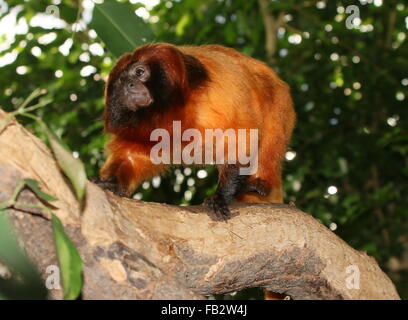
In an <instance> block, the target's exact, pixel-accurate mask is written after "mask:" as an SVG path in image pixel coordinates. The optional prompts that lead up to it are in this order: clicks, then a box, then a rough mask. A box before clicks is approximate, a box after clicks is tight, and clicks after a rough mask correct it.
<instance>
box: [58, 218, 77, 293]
mask: <svg viewBox="0 0 408 320" xmlns="http://www.w3.org/2000/svg"><path fill="white" fill-rule="evenodd" d="M52 229H53V231H54V240H55V247H56V250H57V256H58V261H59V265H60V268H61V276H62V283H63V287H64V299H65V300H75V299H76V298H78V296H79V294H80V293H81V289H82V260H81V257H80V255H79V253H78V251H77V249H76V248H75V246H74V245H73V244H72V242H71V240H70V239H69V237H68V235H67V234H66V233H65V231H64V226H63V225H62V223H61V221H60V220H59V219H58V217H57V216H56V215H54V214H53V215H52Z"/></svg>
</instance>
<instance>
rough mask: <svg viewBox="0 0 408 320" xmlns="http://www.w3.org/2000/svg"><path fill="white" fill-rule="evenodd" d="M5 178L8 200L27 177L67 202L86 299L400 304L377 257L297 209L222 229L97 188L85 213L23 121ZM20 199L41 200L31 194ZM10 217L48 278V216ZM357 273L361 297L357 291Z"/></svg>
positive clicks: (241, 219) (3, 145) (272, 209)
mask: <svg viewBox="0 0 408 320" xmlns="http://www.w3.org/2000/svg"><path fill="white" fill-rule="evenodd" d="M4 115H5V114H4V112H2V111H1V110H0V120H1V119H2V118H4ZM0 177H1V179H0V201H2V200H5V199H7V198H9V197H10V195H11V193H12V191H13V190H14V188H15V186H16V185H17V183H18V182H19V181H21V179H24V178H33V179H37V180H38V181H40V182H41V187H42V188H43V190H44V191H45V192H48V193H50V194H51V195H53V196H55V197H57V198H58V199H59V201H57V202H56V203H55V209H54V213H55V214H56V215H57V216H58V217H59V218H60V219H61V221H62V222H63V224H64V226H65V228H66V231H67V233H68V234H69V235H70V237H71V239H72V240H73V241H74V243H75V244H76V246H77V248H78V249H79V252H80V254H81V256H82V259H83V261H84V271H83V274H84V280H85V282H84V287H83V294H82V297H83V298H84V299H201V298H204V297H205V296H206V295H211V294H219V293H228V292H233V291H237V290H241V289H244V288H248V287H264V288H267V289H268V290H271V291H274V292H279V293H285V294H287V295H289V296H291V297H292V298H293V299H399V296H398V294H397V292H396V290H395V287H394V285H393V284H392V282H391V281H390V280H389V278H388V277H387V276H386V275H385V274H384V273H383V272H382V271H381V269H380V268H379V266H378V265H377V263H376V261H375V260H374V259H373V258H372V257H369V256H367V254H366V253H364V252H359V251H356V250H354V249H352V248H351V247H350V246H348V245H347V244H346V243H345V242H344V241H343V240H341V239H340V238H339V237H338V236H336V235H335V234H334V233H333V232H332V231H330V230H329V229H327V228H326V227H325V226H323V225H322V224H321V223H319V222H318V221H317V220H315V219H314V218H313V217H311V216H310V215H308V214H306V213H303V212H302V211H300V210H298V209H296V208H294V207H290V206H287V205H273V204H254V205H248V204H246V205H244V204H236V205H233V206H232V208H233V211H234V212H235V214H236V215H235V216H234V217H233V218H231V219H230V220H228V221H227V222H214V221H212V220H211V219H210V218H209V217H208V215H207V212H206V209H205V208H203V207H201V206H191V207H178V206H170V205H164V204H158V203H147V202H142V201H136V200H131V199H125V198H120V197H117V196H115V195H113V194H112V193H110V192H105V191H103V190H101V189H100V188H99V187H97V186H96V185H94V184H92V183H91V182H88V184H87V195H86V196H87V199H86V207H85V209H84V211H83V213H82V214H81V213H80V210H79V207H78V204H77V201H76V200H75V197H74V195H73V192H72V191H71V189H70V187H69V184H67V181H66V179H65V178H64V176H63V175H62V174H61V171H60V170H59V168H58V165H57V164H56V162H55V161H54V159H53V157H52V154H51V153H50V151H49V150H48V149H47V148H46V147H45V146H44V144H43V143H42V142H41V141H40V140H39V139H37V138H36V137H35V136H33V135H32V134H31V133H29V132H28V131H27V130H25V129H24V128H23V127H22V126H20V125H19V124H18V123H17V122H12V123H11V124H10V125H9V126H8V127H7V128H6V129H5V130H4V131H3V132H2V133H0ZM19 200H20V201H24V202H27V201H29V202H36V201H38V200H37V199H36V198H35V196H34V195H33V194H32V193H31V192H30V191H29V190H24V191H23V192H22V193H21V194H20V196H19ZM8 215H9V216H10V217H11V220H12V222H13V225H14V227H15V229H16V231H17V234H18V236H19V238H20V240H21V243H22V245H23V247H24V248H25V250H26V251H27V253H28V255H29V256H30V257H31V258H32V260H33V261H34V262H35V263H36V265H37V266H38V268H39V270H40V271H41V272H43V273H44V271H45V269H46V267H47V266H48V265H51V264H57V262H56V258H55V251H54V244H53V237H52V232H51V224H50V221H49V217H48V216H47V215H46V214H45V213H42V212H34V211H31V212H28V211H26V210H23V209H22V208H21V209H20V210H19V209H18V208H14V209H9V210H8ZM350 265H355V266H358V268H359V270H360V289H347V286H346V278H347V277H348V276H349V274H347V273H346V268H347V267H348V266H350ZM45 276H46V275H44V277H45ZM51 294H52V297H54V298H60V297H61V293H60V292H53V293H51Z"/></svg>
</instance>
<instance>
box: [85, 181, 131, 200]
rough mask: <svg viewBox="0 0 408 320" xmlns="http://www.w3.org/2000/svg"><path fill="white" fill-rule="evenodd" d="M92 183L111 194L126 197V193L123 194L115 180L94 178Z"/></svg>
mask: <svg viewBox="0 0 408 320" xmlns="http://www.w3.org/2000/svg"><path fill="white" fill-rule="evenodd" d="M91 181H92V182H93V183H95V184H96V185H97V186H98V187H99V188H101V189H103V190H109V191H110V192H112V193H114V194H116V195H117V196H120V197H126V196H127V195H126V193H125V192H123V191H122V190H121V189H120V187H119V185H118V184H117V183H116V181H115V180H114V179H110V180H105V179H100V178H92V179H91Z"/></svg>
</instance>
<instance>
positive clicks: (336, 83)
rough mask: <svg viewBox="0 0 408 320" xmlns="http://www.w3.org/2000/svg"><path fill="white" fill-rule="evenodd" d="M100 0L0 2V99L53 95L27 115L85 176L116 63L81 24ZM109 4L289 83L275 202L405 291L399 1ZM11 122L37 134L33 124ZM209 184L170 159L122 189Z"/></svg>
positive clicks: (153, 193) (406, 78)
mask: <svg viewBox="0 0 408 320" xmlns="http://www.w3.org/2000/svg"><path fill="white" fill-rule="evenodd" d="M101 2H103V1H91V0H84V1H75V0H66V1H60V0H54V1H38V0H32V1H30V0H26V1H14V0H10V1H4V0H0V107H1V108H3V109H4V110H6V111H12V110H14V109H15V108H16V106H18V105H19V104H21V103H22V101H23V100H24V99H25V98H26V97H27V96H28V95H29V94H30V93H31V92H32V91H33V90H34V89H36V88H39V87H40V88H44V89H46V92H47V94H46V97H47V98H51V99H52V103H50V104H48V105H47V106H45V107H44V108H40V109H38V110H37V111H36V112H35V114H36V115H37V116H39V117H41V118H42V119H43V120H44V121H45V122H46V123H47V125H48V126H49V127H50V128H51V129H52V130H53V131H54V132H55V133H56V134H57V135H58V136H59V137H61V138H62V140H63V141H64V142H65V143H66V144H67V145H68V146H69V147H70V149H71V150H72V151H73V155H74V156H75V157H79V158H81V159H82V161H83V162H84V164H85V165H86V170H87V174H88V176H89V177H96V176H97V175H98V169H99V168H100V166H101V165H102V163H103V160H104V154H103V146H104V142H105V141H106V137H105V136H104V135H103V134H102V132H103V131H102V130H103V126H102V122H101V115H102V111H103V99H102V98H103V89H104V83H105V80H106V78H107V75H108V73H109V70H110V69H111V68H112V66H113V65H114V63H115V61H116V59H117V56H115V55H114V54H113V53H112V52H111V51H112V50H109V48H107V47H106V45H105V43H104V42H103V41H102V38H103V37H102V35H101V34H98V32H97V31H96V30H95V29H98V28H96V27H95V28H94V27H93V23H94V21H93V19H94V13H95V5H96V4H98V3H101ZM117 2H121V3H125V4H126V5H127V6H128V8H129V10H130V11H129V12H132V15H134V16H136V17H139V19H140V20H143V21H144V23H145V24H146V26H148V28H150V29H151V30H152V33H153V34H154V36H153V37H152V40H153V41H156V42H158V41H164V42H171V43H174V44H195V45H198V44H209V43H217V44H222V45H225V46H229V47H233V48H236V49H237V50H239V51H241V52H243V53H245V54H247V55H250V56H253V57H255V58H257V59H260V60H263V61H265V62H267V63H268V64H270V65H271V66H272V67H273V68H274V69H275V70H276V71H277V72H278V73H279V74H280V76H281V77H282V78H283V79H284V80H285V81H286V82H287V83H289V85H290V86H291V88H292V93H293V98H294V101H295V108H296V111H297V114H298V123H297V127H296V129H295V132H294V137H293V141H292V143H291V145H290V148H289V150H288V152H287V153H286V159H285V165H284V168H285V170H284V182H285V184H284V190H285V195H286V196H285V202H289V201H293V202H295V203H296V205H297V206H298V207H299V208H300V209H301V210H303V211H305V212H308V213H309V214H311V215H313V216H314V217H316V218H317V219H319V220H320V221H321V222H322V223H323V224H324V225H326V226H327V227H328V228H330V229H331V230H332V231H333V232H335V233H336V234H338V235H339V236H340V237H341V238H343V239H344V240H345V241H346V242H347V243H349V244H350V245H351V246H352V247H354V248H355V249H357V250H363V251H366V252H367V253H368V254H369V255H372V256H374V257H375V258H376V259H377V261H378V262H379V263H380V265H381V267H382V269H383V270H384V271H385V272H386V273H387V274H388V275H389V276H390V278H391V279H392V280H393V281H394V283H395V284H396V286H397V289H398V291H399V293H400V295H401V297H402V298H405V299H407V298H408V232H407V231H408V222H407V221H408V203H407V199H408V194H407V190H408V188H407V178H408V166H407V164H408V157H407V151H408V131H407V107H408V104H407V99H408V47H407V39H406V38H407V32H408V3H407V2H406V1H404V0H396V1H393V0H387V1H385V0H384V1H382V0H360V1H358V0H355V1H339V0H330V1H329V0H326V1H324V0H320V1H313V0H310V1H297V0H296V1H294V0H168V1H158V0H143V1H136V0H130V1H117ZM99 29H100V26H99ZM107 29H108V28H107ZM73 31H74V32H73ZM136 32H137V30H136ZM143 40H146V39H138V40H137V41H138V42H143ZM148 40H149V41H150V39H148ZM19 120H20V121H21V122H22V123H23V124H24V125H25V126H26V127H27V128H29V129H30V130H32V131H33V132H34V133H35V134H37V135H38V136H40V137H41V136H42V134H43V133H42V132H41V130H39V128H38V127H37V126H38V125H37V124H36V123H35V122H33V121H31V120H29V119H23V118H21V119H19ZM22 147H23V146H22ZM0 152H1V150H0ZM216 182H217V173H216V170H214V169H212V168H206V169H202V168H201V169H194V168H178V169H177V168H176V169H175V170H174V171H173V172H171V173H169V174H168V175H167V176H166V177H161V178H160V177H155V178H153V179H152V180H151V181H146V182H144V183H143V185H142V186H141V187H140V189H139V190H138V191H137V192H136V194H135V195H134V198H136V199H142V200H146V201H157V202H164V203H170V204H177V205H189V204H200V203H201V202H202V201H203V199H204V198H205V197H206V196H207V195H209V194H211V193H212V192H213V191H214V190H215V186H216ZM237 297H241V298H259V297H261V295H260V292H259V291H256V290H248V291H246V292H244V293H239V294H238V295H237ZM224 298H230V297H229V296H226V297H224Z"/></svg>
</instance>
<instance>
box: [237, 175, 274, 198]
mask: <svg viewBox="0 0 408 320" xmlns="http://www.w3.org/2000/svg"><path fill="white" fill-rule="evenodd" d="M268 189H269V188H268V186H267V185H266V182H265V181H264V180H262V179H259V178H256V179H255V180H253V181H251V182H248V184H247V185H246V186H245V188H244V190H243V191H245V192H255V193H258V194H259V195H261V196H263V197H264V196H266V195H267V194H268Z"/></svg>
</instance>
